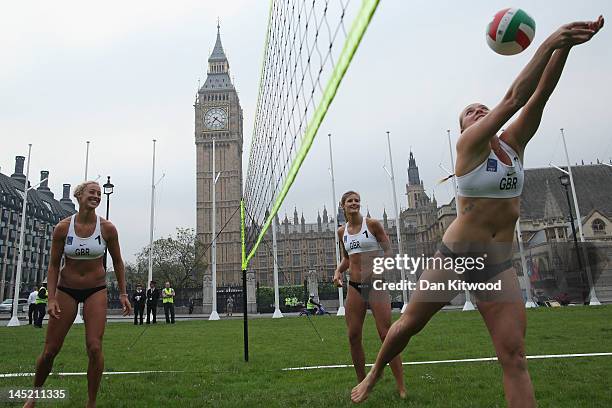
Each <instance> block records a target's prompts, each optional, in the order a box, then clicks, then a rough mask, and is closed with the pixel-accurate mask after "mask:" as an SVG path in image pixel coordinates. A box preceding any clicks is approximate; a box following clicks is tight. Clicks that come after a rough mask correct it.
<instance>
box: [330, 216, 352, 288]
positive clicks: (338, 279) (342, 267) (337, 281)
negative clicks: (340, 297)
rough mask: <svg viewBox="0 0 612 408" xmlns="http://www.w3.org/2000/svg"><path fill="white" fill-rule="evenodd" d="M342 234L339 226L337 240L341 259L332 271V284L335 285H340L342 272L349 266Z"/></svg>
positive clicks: (342, 230) (342, 231)
mask: <svg viewBox="0 0 612 408" xmlns="http://www.w3.org/2000/svg"><path fill="white" fill-rule="evenodd" d="M343 235H344V229H343V228H342V227H341V228H339V229H338V242H339V244H340V254H341V255H340V256H341V257H342V260H341V261H340V265H338V267H337V268H336V271H335V272H334V285H336V286H342V281H343V278H342V274H343V273H344V272H346V271H347V270H348V268H349V266H350V263H349V256H348V253H347V252H346V248H344V245H342V236H343Z"/></svg>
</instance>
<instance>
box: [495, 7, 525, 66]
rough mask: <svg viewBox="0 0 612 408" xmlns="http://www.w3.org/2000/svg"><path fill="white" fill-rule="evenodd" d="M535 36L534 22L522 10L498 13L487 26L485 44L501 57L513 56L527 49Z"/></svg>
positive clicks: (510, 9)
mask: <svg viewBox="0 0 612 408" xmlns="http://www.w3.org/2000/svg"><path fill="white" fill-rule="evenodd" d="M534 36H535V20H534V19H533V18H531V16H530V15H529V14H527V13H526V12H525V11H524V10H522V9H519V8H507V9H503V10H500V11H498V12H497V13H495V15H494V16H493V20H492V21H491V22H490V23H489V25H488V26H487V44H489V47H491V49H492V50H493V51H495V52H496V53H498V54H501V55H514V54H518V53H519V52H522V51H523V50H524V49H525V48H527V47H529V44H531V41H532V40H533V37H534Z"/></svg>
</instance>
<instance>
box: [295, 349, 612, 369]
mask: <svg viewBox="0 0 612 408" xmlns="http://www.w3.org/2000/svg"><path fill="white" fill-rule="evenodd" d="M597 356H612V353H586V354H544V355H540V356H527V359H528V360H538V359H545V358H571V357H597ZM477 361H497V357H482V358H464V359H461V360H434V361H406V362H404V363H402V364H403V365H421V364H445V363H471V362H477ZM373 365H374V364H366V367H372V366H373ZM349 367H353V365H352V364H335V365H325V366H311V367H290V368H283V371H298V370H318V369H326V368H349Z"/></svg>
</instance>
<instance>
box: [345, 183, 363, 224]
mask: <svg viewBox="0 0 612 408" xmlns="http://www.w3.org/2000/svg"><path fill="white" fill-rule="evenodd" d="M352 194H355V195H356V196H357V197H359V200H361V196H360V195H359V193H358V192H356V191H353V190H349V191H347V192H346V193H344V194H342V198H341V199H340V207H341V208H342V213H343V214H344V219H345V220H347V221H348V219H347V218H346V211H344V203H345V202H346V200H347V199H348V198H349V196H350V195H352Z"/></svg>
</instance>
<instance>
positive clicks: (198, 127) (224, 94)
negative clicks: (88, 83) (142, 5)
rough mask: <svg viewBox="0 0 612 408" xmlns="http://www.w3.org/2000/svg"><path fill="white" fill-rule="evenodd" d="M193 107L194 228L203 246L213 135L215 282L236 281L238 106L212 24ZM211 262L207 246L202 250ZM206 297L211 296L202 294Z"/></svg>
mask: <svg viewBox="0 0 612 408" xmlns="http://www.w3.org/2000/svg"><path fill="white" fill-rule="evenodd" d="M194 107H195V144H196V169H197V174H196V183H197V187H196V191H197V199H196V200H197V203H196V204H197V206H196V232H197V235H198V239H199V240H200V241H201V242H202V243H203V244H204V245H205V246H206V247H208V246H209V245H210V243H211V241H212V228H211V222H212V218H211V215H212V180H213V174H212V162H211V160H212V157H213V155H212V141H213V139H214V140H215V162H216V163H215V171H216V172H218V173H219V172H220V175H219V179H218V181H217V183H216V186H215V188H216V190H215V204H216V224H217V225H216V231H217V233H219V231H221V233H220V234H219V236H218V238H217V285H218V286H225V285H230V284H232V285H233V284H239V283H240V282H241V253H240V211H239V210H238V211H236V209H237V208H239V207H240V197H241V196H242V108H241V107H240V101H239V99H238V93H237V92H236V89H235V88H234V85H233V84H232V81H231V78H230V75H229V63H228V61H227V57H226V56H225V52H224V51H223V46H222V45H221V34H220V30H219V26H218V25H217V41H216V42H215V47H214V49H213V51H212V54H211V55H210V57H209V58H208V73H207V76H206V81H205V82H204V85H203V86H202V87H201V88H200V89H199V90H198V94H197V97H196V101H195V104H194ZM206 256H207V259H208V264H209V265H210V250H209V251H208V252H207V255H206ZM210 274H211V271H210V267H209V270H207V271H206V274H205V277H204V286H205V290H204V310H205V312H206V309H207V306H208V308H210V304H211V302H212V291H209V293H210V296H208V295H207V294H206V293H207V291H206V284H207V282H210ZM207 298H210V299H207Z"/></svg>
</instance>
